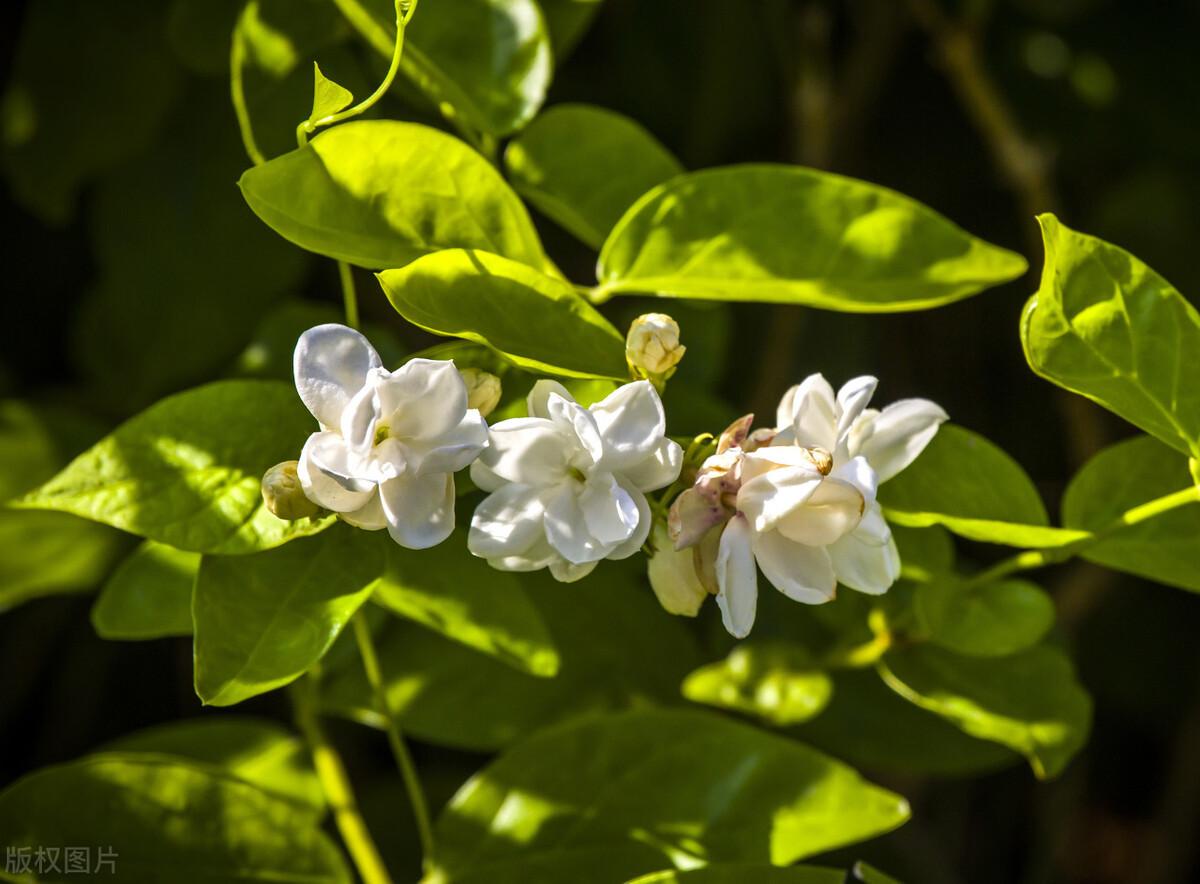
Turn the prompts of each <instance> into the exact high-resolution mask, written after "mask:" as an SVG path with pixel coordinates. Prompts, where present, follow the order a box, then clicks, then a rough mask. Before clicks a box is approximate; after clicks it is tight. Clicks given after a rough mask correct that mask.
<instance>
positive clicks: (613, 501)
mask: <svg viewBox="0 0 1200 884" xmlns="http://www.w3.org/2000/svg"><path fill="white" fill-rule="evenodd" d="M579 508H580V510H581V511H582V512H583V520H584V522H585V523H586V524H587V529H588V533H589V534H591V535H592V536H593V537H595V538H596V539H597V540H599V541H600V542H601V543H606V544H614V545H615V544H618V543H622V542H624V541H625V540H628V539H629V535H631V534H632V533H633V532H634V530H635V529H636V528H637V525H638V519H639V513H638V507H637V504H636V503H635V502H634V500H633V498H632V497H631V496H630V494H629V492H628V491H626V490H625V489H624V488H622V487H621V486H620V485H618V484H617V480H616V479H614V478H613V476H612V474H611V473H600V474H598V475H593V476H589V477H588V479H587V481H586V482H584V484H583V490H582V492H581V493H580V495H579Z"/></svg>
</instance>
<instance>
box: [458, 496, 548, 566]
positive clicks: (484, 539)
mask: <svg viewBox="0 0 1200 884" xmlns="http://www.w3.org/2000/svg"><path fill="white" fill-rule="evenodd" d="M545 511H546V507H545V505H544V504H543V503H542V497H541V492H540V491H539V490H538V489H534V488H530V487H529V486H528V485H505V486H504V487H503V488H501V489H500V490H499V491H497V492H495V493H494V494H489V495H488V496H487V497H485V498H484V499H483V502H482V503H480V504H479V506H477V507H476V508H475V515H474V516H472V518H471V530H470V532H469V533H468V534H467V548H468V549H469V550H470V551H471V552H472V553H473V554H474V555H477V556H480V557H481V558H485V559H493V558H503V557H507V556H523V555H525V554H526V553H527V552H529V550H530V549H531V548H532V547H533V546H534V544H536V543H537V542H538V541H540V540H542V538H543V537H544V534H543V531H542V516H543V515H544V514H545Z"/></svg>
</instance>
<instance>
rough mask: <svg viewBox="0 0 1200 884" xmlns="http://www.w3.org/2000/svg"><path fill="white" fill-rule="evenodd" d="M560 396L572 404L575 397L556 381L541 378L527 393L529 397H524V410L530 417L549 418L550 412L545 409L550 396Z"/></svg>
mask: <svg viewBox="0 0 1200 884" xmlns="http://www.w3.org/2000/svg"><path fill="white" fill-rule="evenodd" d="M551 393H553V394H555V395H556V396H561V397H562V398H563V399H566V400H567V401H568V402H574V401H575V397H574V396H572V395H571V391H570V390H568V389H567V388H566V387H564V386H563V385H562V384H560V383H559V382H558V381H552V380H550V379H549V378H542V379H541V380H540V381H538V382H537V383H536V384H534V385H533V389H532V390H530V391H529V395H528V396H526V397H525V409H526V411H527V412H528V414H529V416H530V417H544V418H549V417H550V410H549V409H548V408H547V407H546V405H547V403H548V401H549V399H550V394H551Z"/></svg>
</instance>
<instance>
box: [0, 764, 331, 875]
mask: <svg viewBox="0 0 1200 884" xmlns="http://www.w3.org/2000/svg"><path fill="white" fill-rule="evenodd" d="M0 841H2V842H3V843H4V844H9V845H44V846H47V847H49V846H60V845H61V846H66V845H81V846H83V845H86V846H87V847H88V848H89V850H90V861H89V865H90V866H94V863H95V862H96V860H97V858H98V851H99V849H100V848H101V847H103V848H112V849H113V850H114V851H115V853H116V856H115V858H114V859H113V865H114V866H115V873H116V875H115V876H116V877H118V878H120V879H121V880H131V881H171V882H178V884H211V882H213V881H275V882H278V881H305V882H311V884H349V882H351V881H352V880H353V879H352V877H351V875H350V871H349V870H348V869H347V868H346V864H345V861H344V860H343V859H342V856H341V853H340V851H339V850H338V848H337V847H335V846H334V844H333V842H332V841H330V839H329V837H328V836H326V835H325V834H324V833H323V832H322V831H321V830H320V829H319V828H318V827H317V818H316V816H315V815H314V814H313V812H312V810H311V809H307V808H304V807H302V806H300V805H297V804H296V803H295V802H293V801H286V800H282V799H279V798H276V797H273V796H272V795H269V794H268V793H266V792H263V791H262V790H260V789H258V788H256V787H255V786H252V785H250V784H248V783H246V782H244V781H243V780H242V779H241V778H239V777H236V776H234V775H233V774H230V773H227V772H225V771H222V770H220V769H218V768H214V767H211V766H208V765H203V764H200V763H196V762H185V761H183V760H181V759H176V758H170V757H168V756H155V755H137V754H107V755H94V756H91V757H88V758H85V759H82V760H80V761H76V762H72V763H70V764H63V765H58V766H56V767H49V768H45V769H43V770H40V771H38V772H36V773H33V774H30V775H29V776H27V777H25V778H23V779H21V780H18V781H17V782H16V783H15V784H14V785H12V786H10V787H9V788H8V789H7V790H5V792H4V793H3V794H0ZM106 873H107V872H102V873H101V874H102V876H103V875H104V874H106ZM79 877H80V876H79V875H77V874H54V873H49V874H45V875H39V877H38V880H39V881H42V882H65V884H69V882H71V881H74V880H76V879H77V878H79Z"/></svg>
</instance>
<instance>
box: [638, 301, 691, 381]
mask: <svg viewBox="0 0 1200 884" xmlns="http://www.w3.org/2000/svg"><path fill="white" fill-rule="evenodd" d="M686 349H687V348H686V347H684V346H683V345H682V344H680V343H679V323H677V322H676V321H675V320H674V319H672V318H671V317H670V316H668V315H667V314H665V313H645V314H643V315H641V316H639V317H638V318H637V319H635V320H634V321H633V323H632V324H631V325H630V326H629V335H628V336H627V337H626V338H625V360H626V361H627V362H628V363H629V367H630V369H632V370H633V373H634V374H635V375H638V376H642V377H650V378H653V377H664V376H666V375H667V374H668V373H669V372H671V371H673V370H674V368H675V366H676V365H678V364H679V360H680V359H682V358H683V354H684V352H685V351H686Z"/></svg>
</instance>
